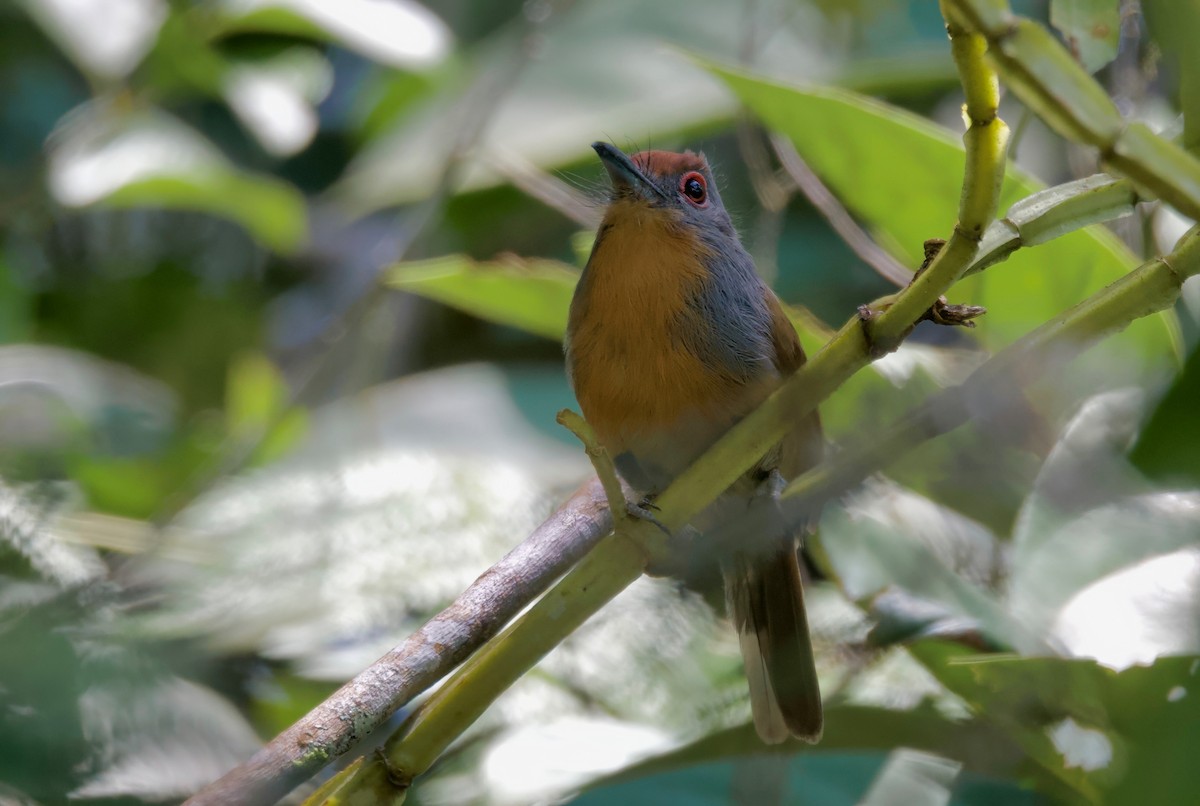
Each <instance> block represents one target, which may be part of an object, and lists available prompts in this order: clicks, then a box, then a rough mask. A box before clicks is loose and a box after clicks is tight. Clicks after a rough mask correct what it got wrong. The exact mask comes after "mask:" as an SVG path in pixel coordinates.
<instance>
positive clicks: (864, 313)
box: [858, 238, 987, 359]
mask: <svg viewBox="0 0 1200 806" xmlns="http://www.w3.org/2000/svg"><path fill="white" fill-rule="evenodd" d="M945 245H946V242H945V241H944V240H942V239H941V238H930V239H928V240H926V241H925V260H924V261H923V262H922V263H921V268H919V269H917V270H916V272H914V273H913V278H912V280H911V281H909V285H912V283H913V282H916V280H917V278H918V277H920V276H921V275H922V274H923V273H924V272H925V270H926V269H928V268H929V266H930V264H932V263H933V261H934V259H935V258H936V257H937V256H938V254H939V253H940V252H941V251H942V247H943V246H945ZM895 299H896V295H895V294H889V295H888V296H886V297H880V298H879V299H877V300H874V301H873V302H869V303H867V304H866V305H860V306H859V307H858V318H859V322H861V323H862V327H863V334H864V335H865V336H866V340H867V352H868V353H869V354H870V356H871V358H872V359H875V358H882V357H883V356H885V355H887V354H888V353H890V352H893V351H895V349H896V348H897V347H899V346H900V342H901V341H902V340H903V336H902V337H901V338H900V339H895V340H890V341H889V342H887V343H882V342H881V341H880V340H879V339H877V338H875V332H874V331H875V328H874V327H872V323H873V322H874V321H875V320H876V319H878V318H879V315H880V314H882V313H883V312H884V311H886V310H887V309H888V308H890V307H892V304H893V303H894V302H895ZM985 313H987V308H984V307H982V306H980V305H957V304H955V305H952V304H950V303H949V302H947V301H946V298H945V297H938V298H937V300H936V301H935V302H934V303H933V305H930V306H929V310H927V311H926V312H925V313H923V314H922V315H921V318H920V319H918V320H917V321H918V322H922V321H929V322H933V323H934V324H937V325H945V326H947V327H975V322H974V320H975V319H977V318H979V317H980V316H983V315H984V314H985ZM907 335H908V332H907V331H906V332H905V333H904V336H907Z"/></svg>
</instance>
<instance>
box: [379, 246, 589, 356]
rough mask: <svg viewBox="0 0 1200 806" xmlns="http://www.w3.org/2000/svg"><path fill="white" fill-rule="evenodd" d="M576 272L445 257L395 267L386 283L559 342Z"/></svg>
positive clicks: (547, 264)
mask: <svg viewBox="0 0 1200 806" xmlns="http://www.w3.org/2000/svg"><path fill="white" fill-rule="evenodd" d="M578 279H579V273H578V272H577V271H575V270H573V269H571V268H570V267H568V266H567V265H565V264H563V263H558V262H557V261H553V260H523V259H520V258H512V259H510V260H505V261H496V262H491V263H476V262H475V261H473V260H471V259H470V258H468V257H466V256H463V255H449V256H447V257H440V258H434V259H433V260H425V261H419V262H413V263H401V264H400V265H398V266H396V267H394V268H393V269H391V270H390V271H389V272H388V276H387V282H388V283H389V284H390V285H391V286H392V287H394V288H399V289H401V290H402V291H408V292H411V293H413V294H419V295H420V296H423V297H426V298H428V299H432V300H436V301H437V302H441V303H443V304H445V305H449V306H451V307H454V308H458V309H459V310H461V311H466V312H467V313H470V314H472V315H474V316H478V317H479V318H480V319H487V320H488V321H490V322H497V323H499V324H502V325H509V326H510V327H516V328H520V329H521V330H525V331H528V332H530V333H534V334H537V335H539V336H545V337H546V338H548V339H553V340H554V341H561V340H562V338H563V334H564V333H566V330H567V310H568V308H570V306H571V296H572V294H574V293H575V283H576V282H577V281H578Z"/></svg>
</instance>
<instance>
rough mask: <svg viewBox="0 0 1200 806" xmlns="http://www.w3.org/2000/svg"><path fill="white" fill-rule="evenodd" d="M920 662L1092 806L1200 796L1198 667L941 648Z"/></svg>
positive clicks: (923, 654) (1182, 662)
mask: <svg viewBox="0 0 1200 806" xmlns="http://www.w3.org/2000/svg"><path fill="white" fill-rule="evenodd" d="M913 654H914V656H916V657H917V658H918V660H920V661H921V662H922V663H924V664H925V665H926V667H927V668H928V669H929V670H930V671H931V672H933V674H934V675H935V676H936V677H937V678H938V679H939V680H940V681H941V682H942V683H943V684H944V685H945V686H947V687H948V688H949V689H950V690H951V691H953V692H954V693H955V694H958V695H959V696H960V697H962V698H963V699H964V700H966V701H967V702H968V703H969V704H970V705H971V706H972V708H973V709H975V710H976V711H977V712H978V713H980V714H982V715H984V716H986V718H987V719H988V720H989V721H991V722H993V723H994V724H996V725H999V726H1002V727H1003V728H1004V729H1005V730H1006V731H1007V732H1008V733H1009V734H1010V735H1011V736H1012V738H1014V739H1015V740H1016V741H1017V742H1018V743H1019V744H1021V746H1022V747H1024V748H1025V750H1026V752H1027V753H1028V754H1029V755H1030V757H1031V758H1034V759H1036V760H1038V761H1039V762H1040V763H1042V764H1043V765H1044V766H1045V767H1046V768H1047V769H1049V770H1051V771H1053V772H1054V773H1055V774H1056V775H1057V776H1058V777H1059V778H1060V779H1062V780H1063V781H1064V782H1066V783H1068V784H1069V785H1071V786H1072V787H1073V788H1074V789H1076V791H1077V792H1078V793H1079V794H1081V795H1083V796H1084V797H1087V798H1088V799H1089V800H1092V801H1094V802H1104V803H1178V802H1180V801H1179V797H1180V793H1183V792H1188V791H1195V790H1196V788H1197V787H1198V786H1200V766H1197V765H1196V763H1195V760H1196V758H1198V757H1200V732H1198V731H1197V730H1196V729H1195V728H1196V725H1197V724H1198V720H1200V697H1197V696H1195V689H1196V685H1197V683H1200V658H1197V657H1172V658H1160V659H1159V660H1158V661H1156V662H1155V663H1154V664H1153V665H1151V666H1135V667H1132V668H1130V669H1126V670H1125V671H1122V672H1115V671H1113V670H1112V669H1107V668H1105V667H1103V666H1100V665H1099V664H1097V663H1095V662H1094V661H1090V660H1066V659H1063V658H996V657H980V656H975V657H972V656H970V655H969V654H967V653H965V652H964V651H963V650H962V649H961V648H957V647H953V646H950V645H947V644H941V643H936V642H926V643H922V644H918V645H916V646H914V647H913Z"/></svg>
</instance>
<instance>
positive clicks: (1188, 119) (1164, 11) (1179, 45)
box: [1141, 0, 1200, 153]
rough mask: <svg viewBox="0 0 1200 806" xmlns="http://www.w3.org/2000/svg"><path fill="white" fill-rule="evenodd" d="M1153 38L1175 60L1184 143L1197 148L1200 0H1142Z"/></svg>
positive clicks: (1199, 145) (1199, 135)
mask: <svg viewBox="0 0 1200 806" xmlns="http://www.w3.org/2000/svg"><path fill="white" fill-rule="evenodd" d="M1141 7H1142V11H1143V13H1144V14H1145V16H1146V23H1147V25H1148V26H1149V28H1150V34H1151V35H1152V36H1153V37H1154V40H1155V42H1157V43H1158V45H1159V47H1161V48H1162V50H1163V52H1164V54H1165V55H1166V56H1167V58H1168V60H1169V61H1171V62H1173V63H1174V65H1173V66H1174V68H1175V73H1176V76H1177V78H1176V81H1177V83H1178V87H1179V108H1180V109H1181V110H1182V111H1183V145H1184V147H1185V148H1187V149H1188V150H1189V151H1192V152H1193V153H1194V152H1195V151H1196V150H1197V149H1200V49H1197V48H1196V46H1195V45H1196V42H1197V41H1200V0H1142V4H1141Z"/></svg>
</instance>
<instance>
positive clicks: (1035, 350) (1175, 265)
mask: <svg viewBox="0 0 1200 806" xmlns="http://www.w3.org/2000/svg"><path fill="white" fill-rule="evenodd" d="M1198 274H1200V227H1193V228H1192V229H1191V230H1189V231H1188V232H1187V234H1185V235H1184V236H1183V237H1182V238H1180V239H1179V243H1177V244H1176V245H1175V249H1174V251H1172V252H1171V254H1169V255H1167V256H1165V257H1159V258H1155V259H1153V260H1150V261H1147V262H1146V263H1143V264H1142V265H1141V266H1139V267H1138V268H1137V269H1135V270H1134V271H1132V272H1130V273H1129V274H1127V275H1125V276H1124V277H1122V278H1121V279H1120V280H1118V281H1117V282H1115V283H1113V284H1112V285H1110V286H1108V287H1107V288H1104V289H1102V290H1100V291H1098V292H1096V293H1095V294H1093V295H1092V296H1091V297H1088V298H1087V299H1086V300H1084V301H1082V302H1080V303H1079V304H1077V305H1075V306H1073V307H1071V308H1070V309H1068V310H1066V311H1064V312H1063V313H1062V315H1061V316H1057V317H1055V318H1054V319H1053V320H1051V321H1050V322H1047V323H1046V324H1044V325H1042V326H1041V327H1039V328H1037V329H1036V330H1034V331H1033V332H1031V333H1029V334H1028V335H1026V336H1025V337H1024V338H1022V339H1020V340H1019V341H1017V342H1014V343H1013V344H1011V345H1009V346H1008V347H1006V348H1005V349H1004V350H1001V351H1000V352H999V353H997V354H996V355H994V356H993V357H992V358H990V359H989V360H987V361H986V362H984V363H983V364H982V365H980V366H979V368H977V369H976V370H975V371H974V372H972V373H971V375H970V376H969V377H968V378H967V379H966V380H965V381H963V382H962V383H961V384H959V385H958V386H954V387H950V388H947V389H943V390H942V391H940V392H938V393H936V394H934V395H932V396H931V397H930V398H929V399H928V400H926V401H925V402H923V403H922V404H921V405H919V406H917V407H916V408H914V409H913V410H912V411H910V412H908V413H907V414H905V415H904V416H903V417H901V418H900V419H899V420H898V421H897V422H896V424H895V425H893V426H891V427H889V428H887V429H885V430H884V431H883V432H882V433H879V434H874V435H871V436H870V437H868V438H864V439H862V440H860V441H859V442H857V443H855V444H853V445H850V446H848V447H847V448H846V449H844V450H843V451H841V452H840V453H838V454H837V455H836V456H834V457H832V458H830V459H828V460H827V461H825V462H822V463H821V464H820V465H819V466H817V467H815V468H813V469H812V470H809V471H808V472H806V473H804V474H803V475H801V476H799V477H798V478H796V479H794V480H793V481H792V483H791V484H789V485H788V486H787V487H786V488H785V489H784V491H783V493H782V494H781V496H780V502H781V504H782V505H783V506H785V507H786V508H787V510H788V511H789V513H790V512H795V513H797V515H799V514H800V513H809V512H815V511H817V510H819V508H820V507H821V505H822V504H824V503H825V502H826V501H828V500H830V499H831V498H834V497H836V496H838V495H840V494H842V493H844V492H846V491H848V490H849V489H851V488H853V487H854V486H855V485H856V484H858V483H859V482H861V481H862V480H863V479H865V478H866V477H867V476H868V475H870V474H871V473H875V472H879V471H882V470H885V469H887V467H888V466H889V465H891V464H893V463H894V462H896V460H898V459H899V458H900V457H901V456H903V455H904V454H906V453H908V452H909V451H911V450H913V449H914V448H916V447H918V446H920V445H921V444H923V443H925V442H927V441H929V440H930V439H933V438H934V437H937V436H940V435H941V434H944V433H947V432H949V431H952V430H954V429H955V428H958V427H959V426H960V425H963V424H964V423H965V422H967V420H968V419H970V418H972V417H975V416H979V415H980V414H982V415H983V416H987V414H989V413H990V412H988V411H983V412H979V411H973V410H972V409H971V408H970V407H969V406H968V402H969V401H972V402H980V401H982V402H983V404H984V405H986V404H987V402H989V401H997V402H998V403H999V404H1000V405H1003V400H1004V396H1003V392H1004V391H1005V390H1007V389H1012V388H1018V387H1020V386H1023V385H1025V384H1028V383H1031V382H1033V381H1035V380H1036V379H1037V378H1039V377H1044V376H1046V375H1047V374H1048V373H1050V372H1051V371H1053V370H1054V368H1055V367H1057V366H1060V365H1061V364H1062V363H1063V362H1065V361H1068V360H1070V359H1071V358H1073V357H1075V356H1076V355H1078V354H1079V353H1080V352H1083V351H1084V350H1086V349H1088V348H1089V347H1091V346H1092V345H1094V344H1095V343H1096V342H1097V341H1099V340H1100V339H1102V338H1104V337H1105V336H1107V335H1110V334H1112V333H1115V332H1117V331H1119V330H1121V329H1123V328H1124V327H1126V326H1127V325H1128V324H1129V323H1130V322H1132V321H1134V320H1135V319H1138V318H1140V317H1143V316H1150V315H1152V314H1155V313H1158V312H1159V311H1163V310H1166V309H1167V308H1169V307H1170V306H1171V305H1173V304H1174V303H1175V301H1176V300H1177V299H1179V294H1180V292H1181V290H1182V288H1183V283H1184V281H1185V280H1187V279H1188V278H1189V277H1194V276H1196V275H1198Z"/></svg>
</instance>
